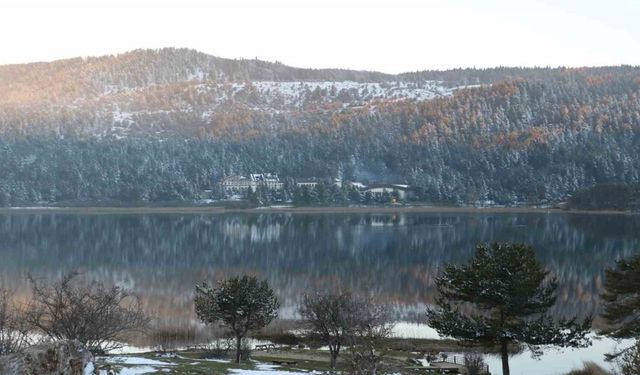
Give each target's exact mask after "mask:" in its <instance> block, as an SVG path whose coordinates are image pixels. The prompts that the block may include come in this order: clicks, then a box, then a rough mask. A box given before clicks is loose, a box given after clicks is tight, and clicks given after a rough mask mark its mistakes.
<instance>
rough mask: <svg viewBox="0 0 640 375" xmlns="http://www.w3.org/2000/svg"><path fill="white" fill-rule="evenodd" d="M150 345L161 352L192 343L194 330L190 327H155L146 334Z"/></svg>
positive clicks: (194, 335) (194, 337) (194, 334)
mask: <svg viewBox="0 0 640 375" xmlns="http://www.w3.org/2000/svg"><path fill="white" fill-rule="evenodd" d="M148 337H149V340H150V343H151V346H152V347H154V348H155V349H156V350H159V351H161V352H166V351H170V350H176V349H178V348H180V347H181V346H188V345H190V344H193V343H194V342H195V340H196V332H195V329H193V328H192V327H156V328H154V329H152V330H151V331H150V332H149V334H148Z"/></svg>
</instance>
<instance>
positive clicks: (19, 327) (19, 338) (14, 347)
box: [0, 288, 30, 356]
mask: <svg viewBox="0 0 640 375" xmlns="http://www.w3.org/2000/svg"><path fill="white" fill-rule="evenodd" d="M11 296H12V294H11V291H10V290H8V289H3V288H0V356H1V355H6V354H11V353H17V352H20V351H22V350H23V349H24V348H26V347H27V346H29V345H30V341H29V335H28V333H29V330H28V327H27V324H26V323H25V321H24V319H23V317H22V316H21V315H22V314H21V312H20V311H19V310H18V309H17V308H16V306H15V305H14V304H13V302H12V301H11Z"/></svg>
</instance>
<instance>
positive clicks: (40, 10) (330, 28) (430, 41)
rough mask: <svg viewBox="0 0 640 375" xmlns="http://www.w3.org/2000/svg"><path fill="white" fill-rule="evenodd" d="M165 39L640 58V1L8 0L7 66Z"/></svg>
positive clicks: (386, 53) (484, 55) (358, 53)
mask: <svg viewBox="0 0 640 375" xmlns="http://www.w3.org/2000/svg"><path fill="white" fill-rule="evenodd" d="M160 47H187V48H193V49H197V50H199V51H202V52H205V53H208V54H212V55H215V56H220V57H229V58H255V57H257V58H259V59H263V60H268V61H280V62H283V63H285V64H288V65H293V66H299V67H311V68H349V69H366V70H378V71H383V72H389V73H398V72H404V71H415V70H425V69H446V68H454V67H474V66H475V67H491V66H498V65H502V66H560V65H562V66H596V65H619V64H631V65H640V0H555V1H554V0H422V1H419V0H351V1H349V0H342V1H339V0H309V1H304V0H298V1H295V0H239V1H213V0H209V1H204V0H202V1H197V0H182V1H180V0H60V1H55V0H22V1H20V0H0V64H11V63H22V62H33V61H49V60H54V59H60V58H68V57H75V56H95V55H104V54H115V53H119V52H124V51H128V50H132V49H136V48H160Z"/></svg>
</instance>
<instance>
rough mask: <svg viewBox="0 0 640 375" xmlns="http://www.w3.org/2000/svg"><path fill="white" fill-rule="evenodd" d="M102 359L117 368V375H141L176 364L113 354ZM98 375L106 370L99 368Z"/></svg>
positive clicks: (163, 369) (167, 369) (166, 370)
mask: <svg viewBox="0 0 640 375" xmlns="http://www.w3.org/2000/svg"><path fill="white" fill-rule="evenodd" d="M103 360H104V363H106V364H109V365H112V366H114V367H116V368H117V369H119V370H117V372H116V374H119V375H142V374H151V373H156V372H158V371H161V372H168V371H170V367H171V366H175V365H176V364H175V363H171V362H163V361H157V360H154V359H149V358H143V357H128V356H113V357H104V358H103ZM85 373H86V369H85ZM100 375H107V372H106V371H104V370H101V371H100Z"/></svg>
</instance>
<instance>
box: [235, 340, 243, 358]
mask: <svg viewBox="0 0 640 375" xmlns="http://www.w3.org/2000/svg"><path fill="white" fill-rule="evenodd" d="M241 345H242V336H236V363H240V357H241V354H242V353H241V349H240V346H241Z"/></svg>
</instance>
